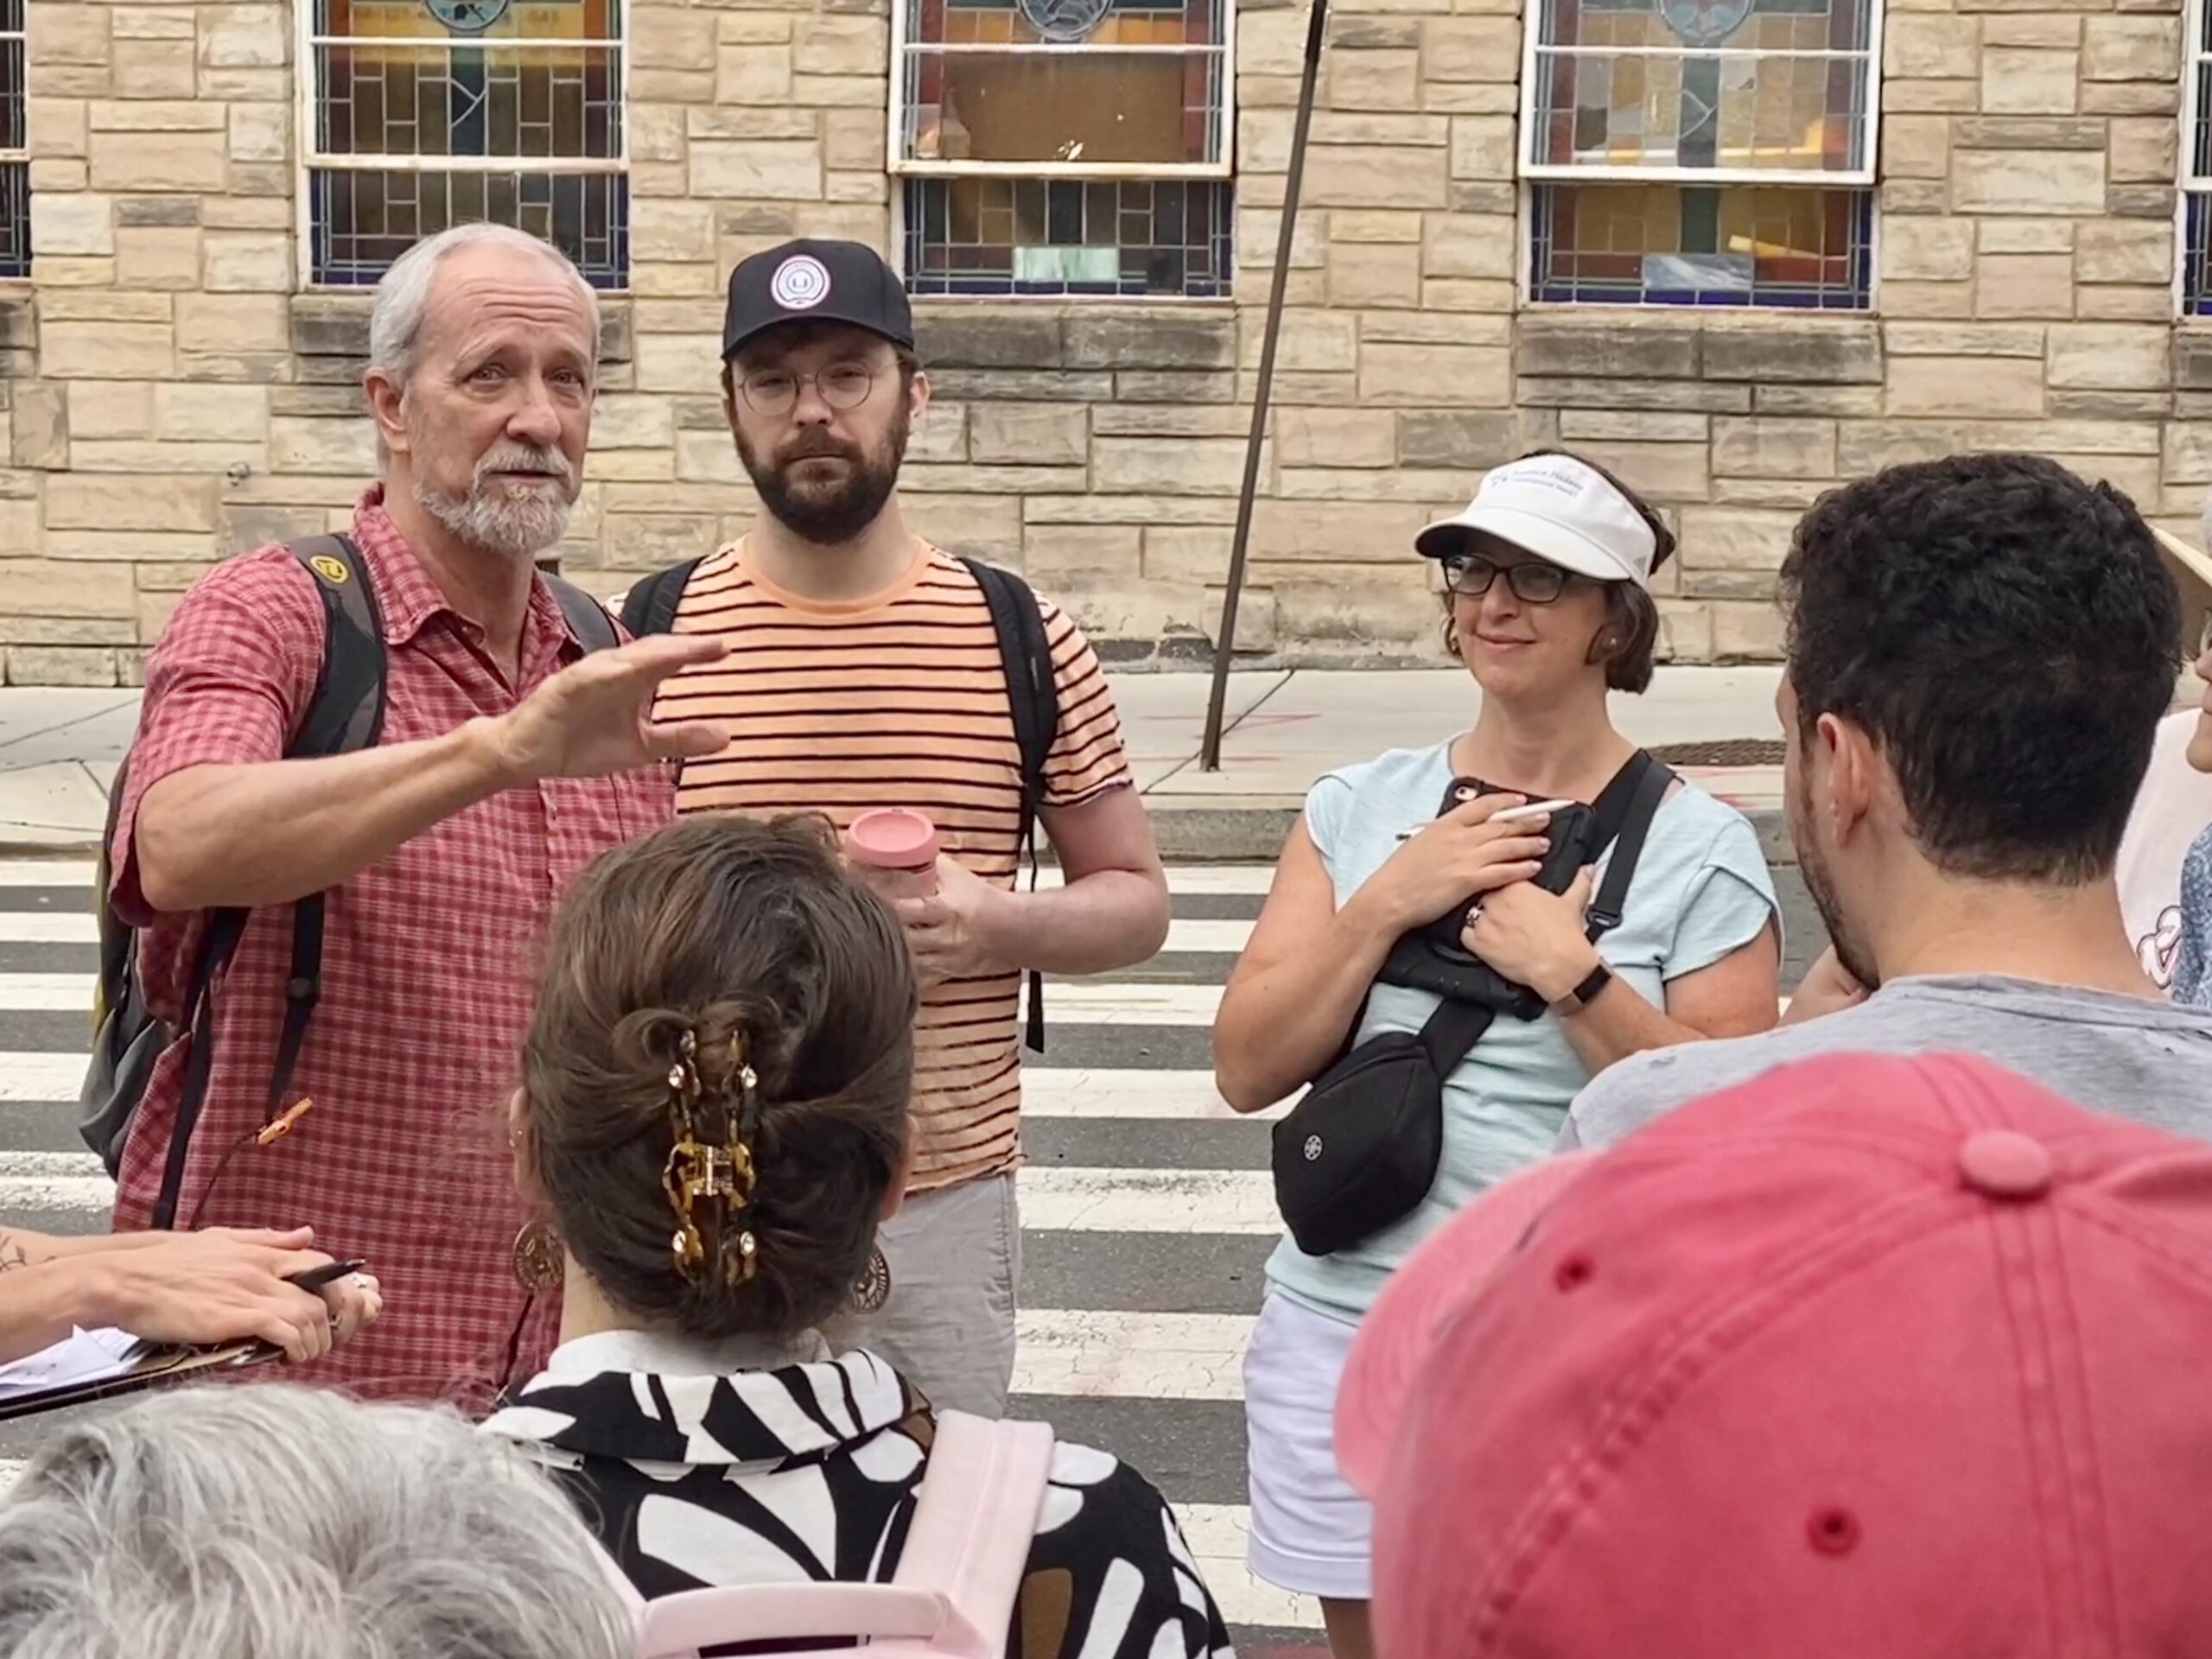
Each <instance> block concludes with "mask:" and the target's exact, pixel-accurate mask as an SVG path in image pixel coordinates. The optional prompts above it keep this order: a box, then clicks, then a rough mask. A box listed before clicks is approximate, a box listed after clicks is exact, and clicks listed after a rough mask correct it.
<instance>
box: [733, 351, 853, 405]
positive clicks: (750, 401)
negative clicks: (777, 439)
mask: <svg viewBox="0 0 2212 1659" xmlns="http://www.w3.org/2000/svg"><path fill="white" fill-rule="evenodd" d="M810 383H811V384H812V385H813V386H814V389H815V390H816V391H819V392H820V393H821V394H822V401H823V403H825V404H829V407H830V408H832V409H836V410H847V409H858V408H859V407H860V406H861V404H864V403H866V402H867V401H868V393H869V392H871V391H874V390H875V369H874V365H872V364H868V363H864V362H862V361H861V360H860V359H858V358H854V359H849V360H848V361H846V362H842V363H832V364H831V365H829V367H828V368H826V369H817V370H816V371H815V372H813V373H812V374H794V373H792V372H791V371H790V370H789V369H760V370H757V371H755V372H753V373H751V374H748V375H747V376H746V377H745V378H744V379H743V380H741V381H740V382H739V383H738V384H739V385H740V386H741V388H742V389H743V391H744V392H745V401H746V404H747V405H748V406H749V407H750V408H751V409H752V410H753V411H754V412H755V413H756V414H761V415H788V414H790V413H791V406H792V405H793V404H796V403H798V389H799V388H800V387H801V386H804V385H808V384H810Z"/></svg>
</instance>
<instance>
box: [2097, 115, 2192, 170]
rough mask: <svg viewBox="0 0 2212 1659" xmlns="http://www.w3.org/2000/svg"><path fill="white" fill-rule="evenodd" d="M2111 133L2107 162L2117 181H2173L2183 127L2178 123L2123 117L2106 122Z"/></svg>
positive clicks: (2156, 119)
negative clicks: (2177, 148) (2175, 160)
mask: <svg viewBox="0 0 2212 1659" xmlns="http://www.w3.org/2000/svg"><path fill="white" fill-rule="evenodd" d="M2106 125H2107V128H2109V130H2110V132H2111V143H2110V148H2109V149H2108V151H2107V156H2108V165H2109V167H2110V169H2111V175H2112V180H2113V183H2114V184H2171V182H2172V181H2173V177H2174V156H2175V149H2176V146H2177V143H2178V142H2179V139H2180V136H2181V130H2180V127H2179V124H2177V123H2176V122H2172V121H2168V120H2161V119H2158V118H2144V117H2136V116H2130V117H2123V118H2117V119H2114V120H2112V121H2109V122H2107V123H2106Z"/></svg>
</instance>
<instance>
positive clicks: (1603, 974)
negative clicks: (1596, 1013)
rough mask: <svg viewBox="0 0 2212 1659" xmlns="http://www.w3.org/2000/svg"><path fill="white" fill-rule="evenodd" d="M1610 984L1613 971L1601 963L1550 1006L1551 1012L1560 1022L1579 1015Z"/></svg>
mask: <svg viewBox="0 0 2212 1659" xmlns="http://www.w3.org/2000/svg"><path fill="white" fill-rule="evenodd" d="M1612 982H1613V970H1612V969H1610V968H1608V967H1606V966H1605V963H1602V962H1601V963H1599V964H1598V965H1597V966H1596V967H1595V968H1592V969H1591V970H1590V976H1589V977H1588V978H1587V979H1586V980H1584V981H1583V982H1581V983H1580V985H1578V986H1576V987H1575V988H1573V990H1571V991H1569V992H1568V993H1567V995H1565V996H1562V997H1561V998H1560V1000H1559V1001H1556V1002H1554V1003H1553V1004H1552V1012H1553V1013H1554V1014H1557V1015H1559V1016H1560V1019H1562V1020H1564V1019H1566V1018H1567V1016H1568V1015H1569V1014H1580V1013H1581V1012H1582V1010H1583V1009H1585V1008H1586V1007H1589V1006H1590V1005H1591V1004H1592V1002H1595V1001H1597V1000H1598V998H1599V996H1600V995H1603V994H1604V992H1605V987H1606V986H1608V985H1610V984H1611V983H1612Z"/></svg>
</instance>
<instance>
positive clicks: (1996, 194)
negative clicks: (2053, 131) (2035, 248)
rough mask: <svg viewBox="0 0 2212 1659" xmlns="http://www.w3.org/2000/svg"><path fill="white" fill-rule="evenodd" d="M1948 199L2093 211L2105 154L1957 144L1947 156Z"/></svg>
mask: <svg viewBox="0 0 2212 1659" xmlns="http://www.w3.org/2000/svg"><path fill="white" fill-rule="evenodd" d="M1951 200H1952V204H1953V206H1954V207H1955V208H1956V209H1957V211H1959V212H1961V213H2033V214H2037V215H2047V214H2050V213H2101V212H2102V211H2103V209H2104V205H2105V158H2104V156H2103V154H2102V152H2101V151H2094V150H2049V151H2041V152H2027V153H2023V152H2021V151H2018V150H1969V149H1961V150H1960V151H1958V152H1957V153H1956V154H1955V155H1954V156H1953V157H1952V159H1951Z"/></svg>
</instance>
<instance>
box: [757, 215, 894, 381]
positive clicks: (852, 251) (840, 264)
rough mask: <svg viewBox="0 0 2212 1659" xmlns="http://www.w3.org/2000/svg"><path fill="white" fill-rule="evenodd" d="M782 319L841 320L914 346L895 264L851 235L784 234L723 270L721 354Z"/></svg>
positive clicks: (804, 320)
mask: <svg viewBox="0 0 2212 1659" xmlns="http://www.w3.org/2000/svg"><path fill="white" fill-rule="evenodd" d="M787 322H845V323H850V324H851V325H852V326H853V327H855V328H865V329H867V330H868V333H870V334H880V335H881V336H882V337H883V338H884V339H886V340H889V341H890V342H891V343H892V344H893V346H900V347H903V348H904V349H906V350H907V351H910V352H911V351H912V350H913V349H914V313H913V310H912V308H911V307H910V306H908V305H907V303H906V289H905V288H904V287H903V286H902V285H901V284H900V283H899V277H898V275H897V273H896V272H894V271H893V270H892V269H891V267H890V266H889V265H887V264H884V262H883V259H882V257H881V256H880V255H879V254H878V253H877V252H876V251H875V250H874V248H871V247H868V246H867V245H864V244H862V243H859V242H819V241H814V240H811V239H802V240H800V241H797V242H786V243H785V244H784V245H782V246H781V247H779V248H771V249H769V250H768V251H766V253H756V254H754V255H753V257H751V258H750V259H747V260H745V261H744V262H743V263H742V264H740V265H739V266H738V268H737V269H736V270H733V271H732V272H730V274H729V304H728V308H726V309H725V310H724V311H723V313H722V360H723V361H724V362H728V360H729V359H730V358H732V357H734V356H735V355H736V354H737V353H738V352H740V351H741V350H742V349H743V348H744V347H745V346H746V345H747V343H749V342H750V341H751V340H753V339H755V338H757V337H758V336H759V335H761V334H766V332H767V331H768V330H769V329H771V328H776V327H781V326H782V325H783V324H785V323H787Z"/></svg>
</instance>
